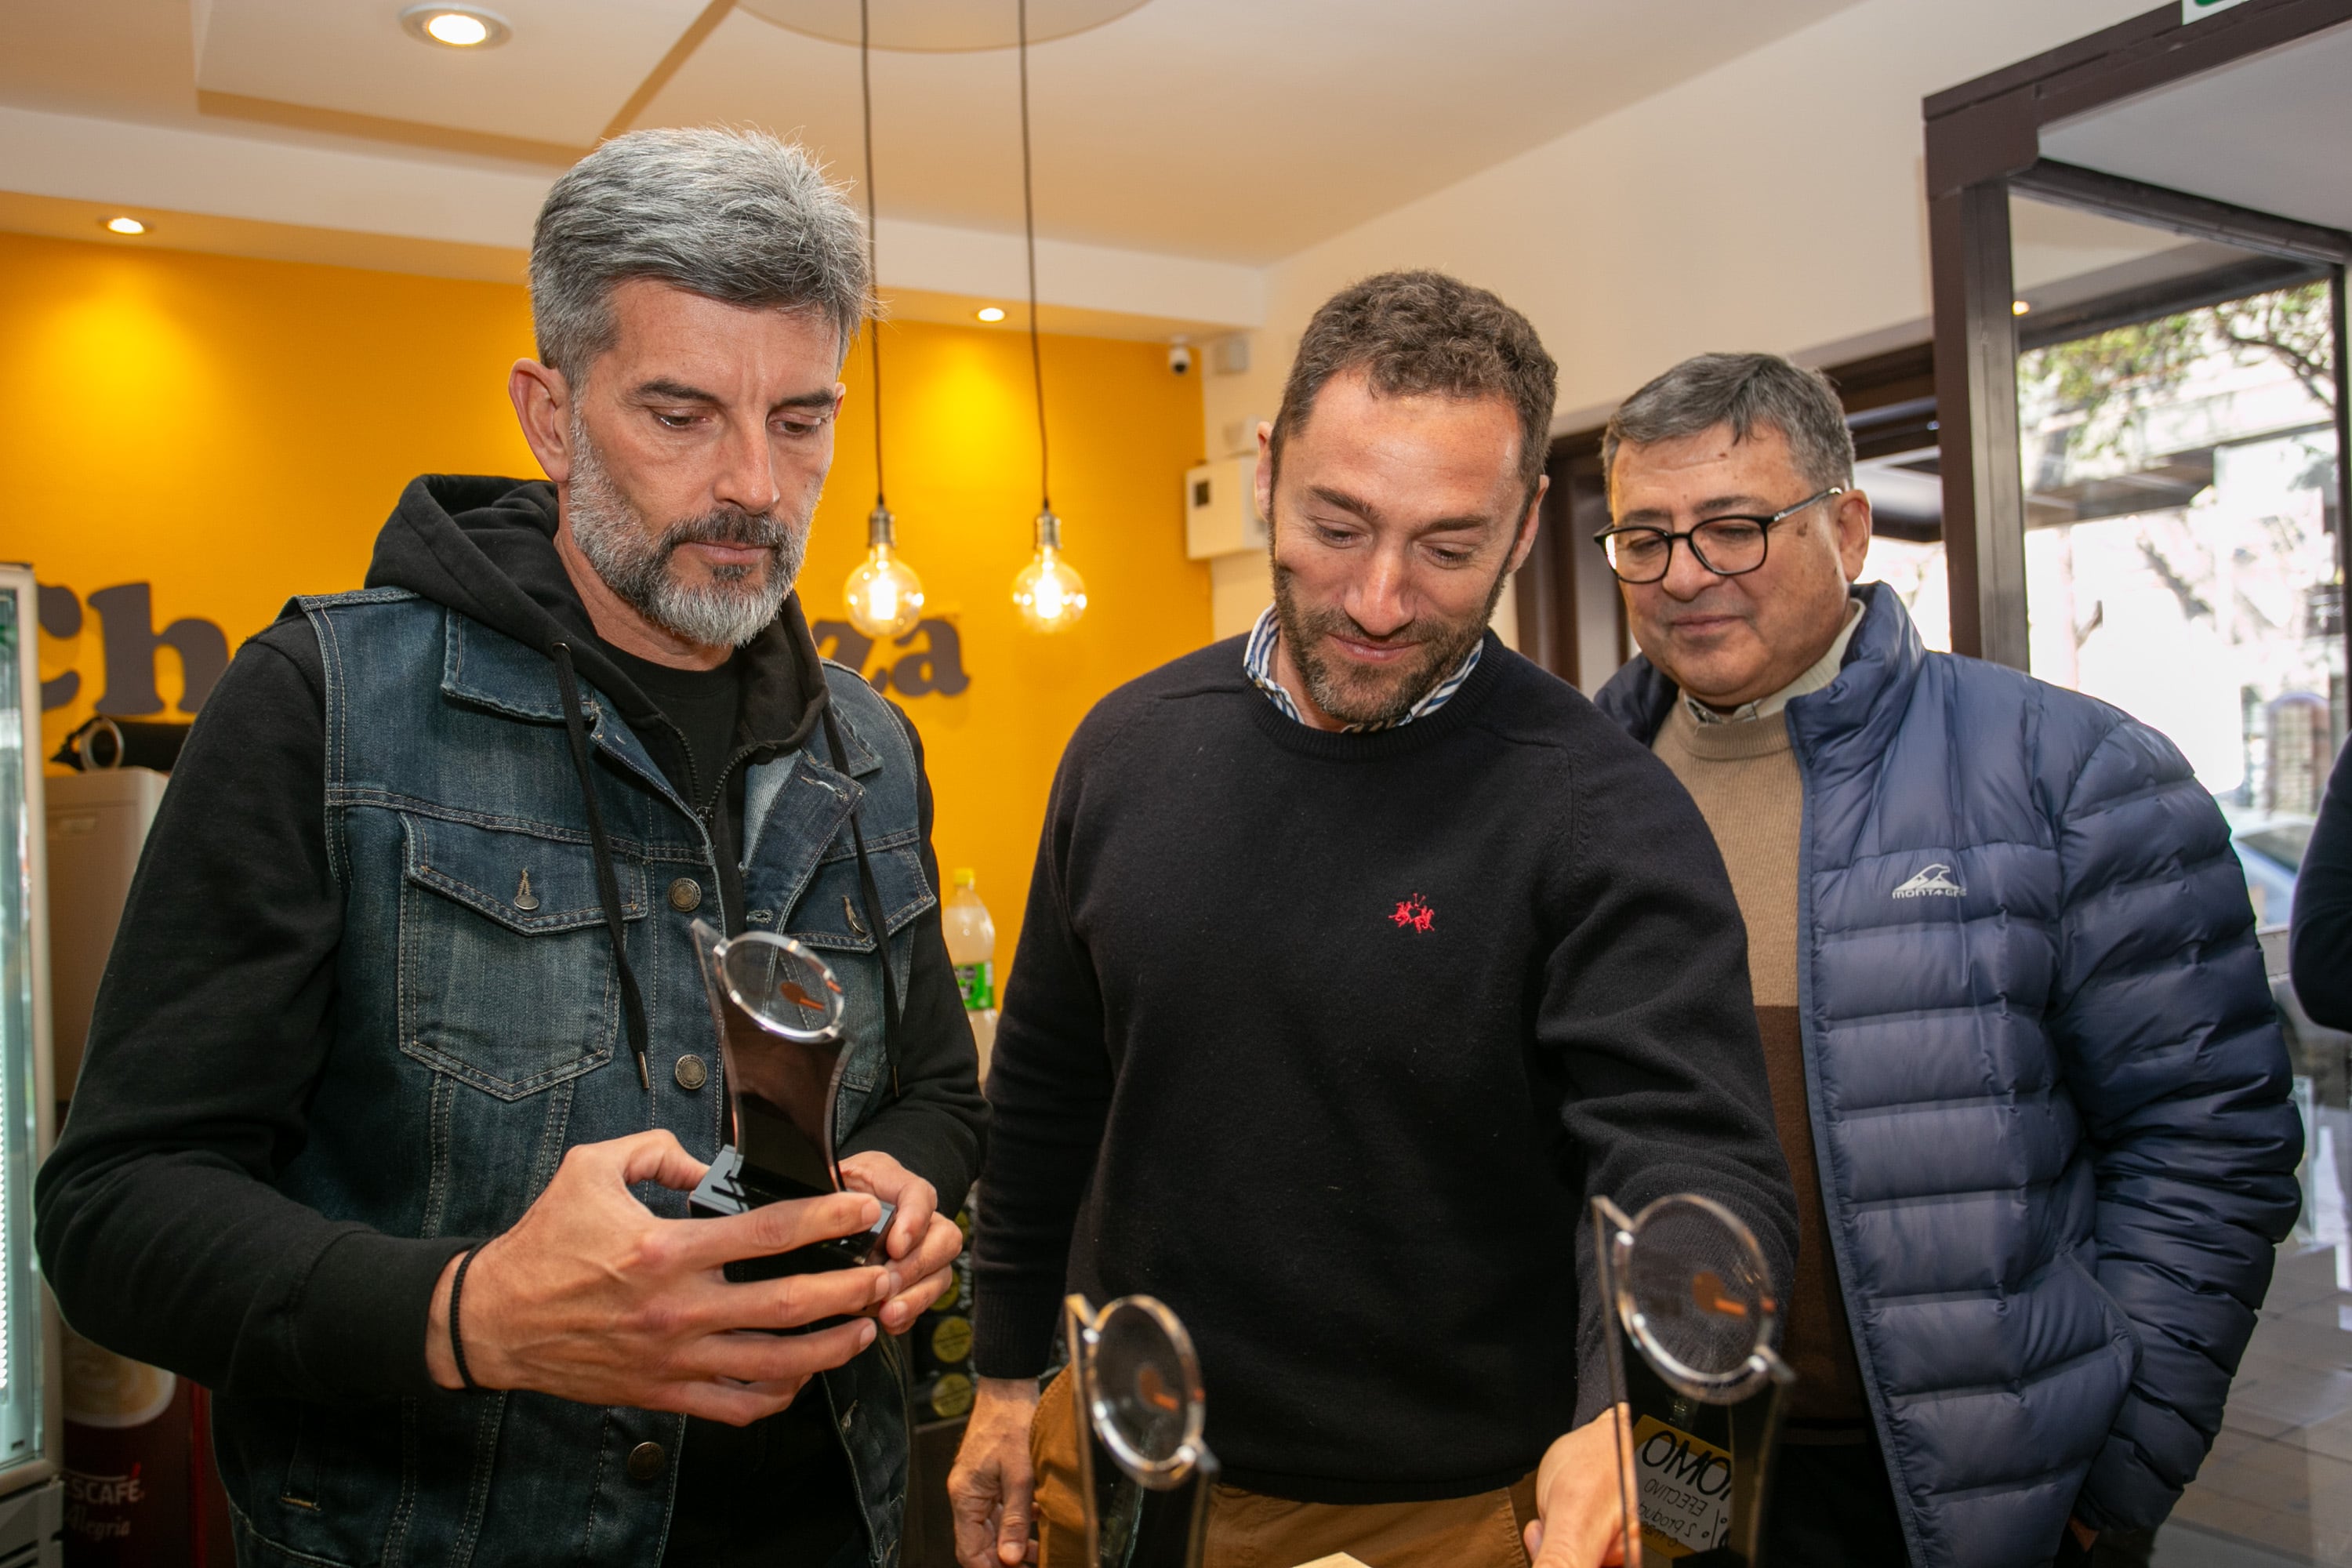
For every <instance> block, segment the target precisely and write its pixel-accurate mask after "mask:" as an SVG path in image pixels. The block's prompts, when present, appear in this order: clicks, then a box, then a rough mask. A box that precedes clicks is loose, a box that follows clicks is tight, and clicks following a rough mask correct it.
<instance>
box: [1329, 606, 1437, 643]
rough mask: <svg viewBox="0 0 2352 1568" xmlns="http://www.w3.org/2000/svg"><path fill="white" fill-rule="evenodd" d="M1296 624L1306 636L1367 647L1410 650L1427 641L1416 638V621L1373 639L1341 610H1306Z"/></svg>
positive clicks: (1408, 622) (1417, 623)
mask: <svg viewBox="0 0 2352 1568" xmlns="http://www.w3.org/2000/svg"><path fill="white" fill-rule="evenodd" d="M1298 620H1299V629H1300V630H1301V631H1304V632H1306V633H1307V634H1309V635H1310V636H1313V637H1331V636H1334V635H1339V636H1344V637H1347V638H1348V640H1349V642H1358V643H1362V644H1363V645H1364V646H1366V647H1415V646H1416V645H1418V644H1420V643H1422V642H1423V641H1426V640H1427V639H1426V638H1424V637H1421V636H1420V635H1418V629H1417V628H1418V627H1419V626H1420V623H1419V622H1418V621H1407V622H1406V623H1405V624H1404V625H1403V626H1401V627H1399V628H1398V629H1397V630H1395V631H1392V632H1390V633H1389V634H1388V635H1387V636H1385V637H1375V636H1373V635H1372V634H1371V633H1370V632H1368V631H1366V630H1365V629H1364V628H1363V626H1362V624H1361V623H1360V622H1359V621H1358V620H1357V619H1356V617H1355V616H1351V615H1349V613H1348V612H1347V611H1345V610H1309V611H1307V612H1306V613H1305V614H1304V615H1302V616H1299V617H1298Z"/></svg>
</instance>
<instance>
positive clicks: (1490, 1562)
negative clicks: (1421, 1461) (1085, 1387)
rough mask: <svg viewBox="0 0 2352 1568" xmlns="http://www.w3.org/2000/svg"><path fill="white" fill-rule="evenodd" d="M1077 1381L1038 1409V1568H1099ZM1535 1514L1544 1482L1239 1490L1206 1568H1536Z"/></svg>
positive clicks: (1221, 1515) (1225, 1491) (1215, 1500)
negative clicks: (1396, 1490) (1442, 1490)
mask: <svg viewBox="0 0 2352 1568" xmlns="http://www.w3.org/2000/svg"><path fill="white" fill-rule="evenodd" d="M1069 1378H1070V1374H1069V1373H1063V1374H1062V1375H1061V1376H1059V1377H1057V1378H1055V1380H1054V1382H1053V1383H1052V1384H1050V1385H1049V1386H1048V1387H1047V1388H1046V1390H1045V1397H1044V1398H1043V1399H1041V1400H1039V1401H1038V1404H1037V1419H1036V1423H1035V1425H1034V1426H1032V1427H1031V1428H1030V1432H1029V1457H1030V1460H1031V1462H1032V1463H1033V1464H1034V1466H1035V1467H1036V1474H1037V1504H1036V1508H1037V1546H1038V1568H1093V1564H1091V1563H1087V1517H1086V1511H1085V1507H1084V1505H1083V1504H1082V1503H1081V1502H1080V1500H1079V1498H1078V1424H1077V1412H1076V1409H1075V1408H1074V1405H1075V1403H1076V1402H1075V1401H1074V1400H1073V1399H1072V1398H1071V1395H1070V1382H1069ZM1535 1516H1536V1479H1535V1477H1533V1476H1528V1477H1526V1478H1524V1479H1521V1480H1520V1482H1519V1484H1518V1485H1517V1486H1515V1487H1512V1488H1511V1489H1509V1490H1507V1491H1492V1492H1485V1493H1482V1494H1480V1495H1478V1496H1476V1497H1466V1498H1450V1499H1447V1500H1444V1501H1441V1502H1395V1503H1370V1504H1364V1505H1360V1506H1350V1505H1347V1504H1340V1503H1319V1502H1292V1501H1290V1500H1287V1499H1285V1498H1273V1497H1264V1496H1261V1495H1259V1494H1258V1493H1256V1492H1246V1491H1244V1490H1242V1489H1240V1488H1239V1487H1224V1486H1221V1487H1218V1488H1216V1489H1214V1490H1213V1491H1212V1492H1211V1493H1210V1494H1209V1541H1208V1547H1207V1551H1206V1552H1205V1553H1204V1557H1205V1563H1204V1568H1298V1564H1300V1563H1312V1562H1314V1561H1315V1560H1316V1559H1318V1558H1321V1557H1328V1556H1330V1555H1331V1554H1332V1553H1334V1552H1348V1553H1349V1554H1351V1555H1352V1556H1354V1557H1356V1558H1357V1559H1358V1560H1359V1561H1360V1562H1363V1563H1369V1564H1370V1568H1527V1563H1528V1553H1527V1549H1526V1548H1525V1547H1524V1546H1523V1545H1521V1544H1520V1542H1521V1537H1520V1533H1519V1531H1520V1530H1521V1529H1522V1527H1524V1526H1525V1525H1526V1524H1528V1521H1531V1520H1533V1519H1534V1518H1535Z"/></svg>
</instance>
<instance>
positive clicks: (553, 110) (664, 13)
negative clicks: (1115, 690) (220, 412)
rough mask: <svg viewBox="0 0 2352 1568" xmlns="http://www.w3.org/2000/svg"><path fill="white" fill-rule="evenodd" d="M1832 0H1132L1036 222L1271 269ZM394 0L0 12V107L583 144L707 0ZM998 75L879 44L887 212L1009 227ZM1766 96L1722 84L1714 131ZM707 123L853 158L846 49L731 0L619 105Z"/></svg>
mask: <svg viewBox="0 0 2352 1568" xmlns="http://www.w3.org/2000/svg"><path fill="white" fill-rule="evenodd" d="M761 3H762V4H763V5H771V6H772V5H777V4H782V0H761ZM402 4H403V0H72V3H70V4H50V5H18V6H12V7H10V12H11V16H10V29H11V32H10V40H9V47H8V48H7V49H6V50H5V51H0V106H6V105H13V106H18V107H24V108H36V109H42V110H50V111H55V112H63V113H68V114H75V115H83V116H93V117H100V118H109V119H118V120H130V121H142V122H146V123H148V124H151V125H160V126H179V127H184V128H186V129H192V130H193V129H199V128H201V129H209V130H212V131H215V132H221V131H226V132H232V133H234V134H236V135H240V136H248V137H259V138H262V139H266V140H269V139H274V140H278V141H296V142H314V143H318V144H321V145H328V146H337V147H341V148H344V149H346V150H349V149H351V148H352V146H353V142H354V139H358V140H360V141H362V142H364V141H367V140H369V139H371V138H373V139H376V140H378V141H380V142H384V143H387V145H383V146H380V147H379V148H377V149H376V150H378V151H383V152H394V153H397V155H399V156H401V157H404V158H412V159H416V160H421V161H425V162H433V161H440V162H445V163H446V162H453V161H454V162H474V163H481V162H484V161H486V160H487V161H491V162H496V161H498V160H499V159H505V160H506V161H508V162H509V163H511V162H512V160H513V159H514V158H515V157H516V156H517V155H518V151H519V146H518V143H517V142H507V143H504V144H500V143H497V142H491V141H489V140H487V139H488V138H508V139H520V142H535V143H541V144H555V145H557V146H577V147H585V146H587V145H591V144H593V141H594V140H595V138H596V136H597V135H598V133H599V132H601V131H602V130H603V129H604V126H605V125H606V123H607V122H608V121H609V120H610V119H611V118H612V117H613V116H614V114H615V112H616V111H618V110H620V109H621V108H622V106H623V105H624V104H625V103H626V102H627V101H628V100H630V98H631V96H632V95H633V94H634V93H635V92H636V90H637V89H638V88H639V86H640V84H642V83H644V82H645V81H646V79H648V77H649V76H650V75H651V74H652V73H653V72H654V71H655V70H656V67H657V66H658V65H659V64H660V62H661V61H662V60H663V58H664V57H665V56H666V55H667V53H669V51H670V50H671V47H672V46H673V45H674V44H675V43H677V40H678V38H679V37H680V36H681V35H682V34H684V33H685V32H686V30H687V29H688V26H690V25H691V24H692V23H693V22H694V20H695V18H696V17H697V16H699V15H701V14H702V12H703V11H704V9H705V5H706V0H495V5H496V8H497V9H498V10H499V12H500V13H501V14H502V15H504V16H507V17H508V18H509V21H510V22H511V23H512V24H513V28H514V36H513V37H512V39H511V40H510V41H509V42H508V43H506V44H504V45H502V46H500V47H498V48H495V49H488V50H485V51H483V52H481V53H479V54H464V53H459V52H457V51H452V50H446V49H439V48H435V47H429V46H426V45H424V44H420V43H417V42H415V40H413V39H411V38H410V37H407V36H406V35H404V33H403V32H402V31H401V29H400V27H399V26H398V21H397V17H398V14H399V11H400V9H401V7H402ZM1851 4H1853V0H1770V3H1769V4H1759V0H1451V3H1448V4H1444V5H1434V4H1430V3H1428V0H1282V3H1281V4H1279V5H1270V4H1267V3H1266V0H1148V3H1146V4H1142V5H1139V7H1138V8H1137V9H1134V10H1132V11H1130V12H1129V13H1127V14H1126V15H1123V16H1118V17H1116V18H1115V19H1113V20H1111V21H1109V22H1108V23H1107V24H1105V25H1103V26H1098V27H1096V28H1093V29H1092V30H1089V31H1086V32H1083V33H1079V34H1076V35H1075V36H1073V37H1064V38H1060V39H1057V40H1055V41H1052V42H1047V43H1044V44H1040V45H1036V46H1034V47H1033V49H1032V57H1031V70H1032V81H1031V88H1032V102H1033V106H1034V123H1035V131H1036V148H1037V157H1036V166H1037V209H1038V226H1039V230H1040V233H1041V234H1044V235H1047V236H1051V237H1059V238H1062V239H1066V240H1070V241H1076V242H1081V243H1085V244H1090V245H1095V246H1099V247H1118V248H1123V249H1127V250H1133V251H1142V252H1152V253H1159V254H1163V255H1168V256H1172V257H1189V258H1204V259H1213V260H1218V261H1225V262H1234V263H1240V264H1244V265H1251V266H1255V265H1262V264H1264V263H1266V262H1269V261H1272V260H1275V259H1277V258H1281V257H1284V256H1286V255H1290V254H1293V253H1295V252H1297V251H1298V250H1300V249H1302V248H1304V247H1307V246H1309V245H1312V244H1314V243H1315V242H1317V241H1318V240H1320V239H1323V238H1326V237H1329V236H1331V235H1333V234H1336V233H1339V232H1341V231H1343V230H1345V229H1347V228H1349V227H1350V226H1354V225H1355V224H1358V223H1360V222H1363V221H1365V220H1367V219H1369V218H1371V217H1374V216H1378V215H1380V214H1381V213H1383V212H1386V211H1388V210H1390V209H1391V208H1394V207H1396V206H1398V205H1402V203H1404V202H1406V201H1408V200H1411V199H1412V198H1413V197H1415V196H1418V195H1423V194H1425V193H1427V192H1429V191H1432V190H1434V189H1437V188H1439V187H1441V186H1444V185H1446V184H1451V183H1453V182H1454V181H1456V180H1459V179H1461V178H1463V177H1465V176H1466V175H1468V174H1473V173H1475V172H1476V171H1477V170H1479V169H1482V168H1485V167H1486V166H1488V165H1490V164H1493V163H1497V162H1499V161H1501V160H1502V159H1504V158H1507V157H1508V156H1510V155H1511V154H1513V153H1517V152H1520V151H1523V150H1525V149H1527V148H1528V147H1531V146H1534V145H1537V144H1538V143H1540V142H1547V141H1549V140H1551V139H1553V138H1555V137H1557V136H1559V135H1561V134H1563V133H1564V132H1567V131H1569V130H1570V129H1572V128H1574V127H1576V126H1577V125H1580V124H1582V123H1584V122H1586V121H1591V120H1594V119H1597V118H1599V117H1601V116H1602V115H1605V114H1607V113H1608V112H1610V111H1611V110H1615V109H1618V108H1621V107H1623V106H1625V105H1628V104H1631V103H1633V102H1634V101H1636V100H1640V99H1642V98H1643V97H1646V96H1648V95H1650V94H1652V93H1654V92H1656V91H1658V90H1660V89H1664V88H1665V87H1667V86H1670V85H1672V84H1674V83H1675V82H1677V81H1680V80H1683V79H1688V78H1690V77H1693V76H1695V75H1696V74H1698V73H1701V72H1703V71H1705V70H1706V69H1708V68H1711V67H1713V66H1716V65H1717V64H1720V63H1723V62H1725V61H1727V60H1730V59H1732V58H1736V57H1738V56H1739V55H1741V54H1744V53H1747V52H1748V51H1749V50H1752V49H1754V48H1756V47H1759V46H1760V45H1762V44H1764V43H1766V42H1768V41H1769V40H1771V39H1773V38H1775V37H1780V36H1782V35H1785V34H1788V33H1790V32H1793V31H1795V30H1797V29H1798V28H1800V27H1802V26H1806V25H1808V24H1809V23H1811V22H1813V21H1815V20H1818V19H1819V18H1821V17H1823V16H1828V15H1830V14H1831V13H1833V12H1835V11H1839V10H1842V9H1844V8H1845V7H1846V6H1847V5H1851ZM874 5H875V10H876V12H877V26H882V25H883V24H884V23H885V22H886V21H887V19H888V18H889V16H890V13H891V11H892V9H893V6H894V5H898V6H900V7H905V6H910V5H914V6H929V7H931V8H933V9H936V8H937V5H938V0H874ZM1005 9H1006V10H1007V11H1008V13H1009V11H1010V9H1011V5H1010V0H1005ZM199 40H201V42H200V41H199ZM1014 69H1015V67H1014V58H1013V55H1012V54H1011V53H1010V52H1009V51H992V52H982V53H961V54H915V53H881V54H877V56H876V57H875V59H874V92H875V120H876V132H877V135H876V146H877V160H878V166H877V186H878V189H879V194H880V197H881V208H882V212H883V214H884V216H885V217H886V218H892V217H895V218H898V219H901V220H906V221H911V222H919V223H926V224H933V225H944V226H956V227H963V228H971V229H979V230H988V231H993V232H997V233H1004V232H1007V231H1013V232H1017V230H1018V228H1019V226H1020V218H1021V186H1020V163H1019V155H1020V142H1019V122H1018V120H1017V117H1016V100H1015V75H1014ZM200 92H201V93H202V94H203V95H204V96H202V97H201V98H200V96H199V95H200ZM262 107H271V109H272V111H271V112H270V113H268V114H263V115H259V118H260V119H263V120H267V121H274V122H273V123H256V117H257V112H258V110H259V109H260V108H262ZM206 110H211V112H209V113H208V112H206ZM278 110H283V112H278ZM1758 112H1764V113H1769V112H1770V110H1769V107H1767V108H1762V109H1759V107H1758V106H1755V105H1751V104H1727V105H1725V108H1724V121H1723V128H1724V134H1726V135H1727V136H1736V135H1737V134H1738V123H1739V121H1740V119H1741V117H1742V116H1744V115H1748V114H1753V113H1758ZM224 115H234V116H236V118H224ZM306 115H307V116H308V117H309V118H308V119H305V118H304V117H305V116H306ZM399 122H406V123H405V124H403V123H399ZM710 122H728V123H741V124H756V125H762V126H767V127H770V128H772V129H775V130H778V131H785V132H798V133H800V134H801V135H803V137H804V138H805V139H806V140H808V141H809V142H810V143H811V144H812V145H813V146H814V147H815V148H816V149H817V150H818V151H819V152H820V153H823V154H824V156H825V157H826V158H827V159H828V161H829V162H830V163H832V164H833V165H834V167H835V169H836V171H837V172H838V173H840V174H845V175H852V174H856V172H857V170H858V167H859V165H860V163H861V149H860V142H859V132H858V117H857V56H856V49H855V48H854V47H844V46H842V45H840V44H836V43H831V42H827V41H824V40H823V39H820V38H816V37H810V36H807V35H806V34H803V33H799V32H794V31H790V30H787V29H786V28H783V27H781V26H776V25H774V24H773V23H772V22H769V21H765V20H762V19H761V17H759V16H754V15H751V14H749V13H748V12H746V11H743V10H737V11H734V12H732V13H731V14H730V15H728V16H725V17H724V19H723V20H721V21H720V22H719V25H718V26H717V28H716V30H715V31H713V32H712V33H711V34H710V35H709V37H707V38H706V39H704V40H703V42H702V43H701V44H700V46H699V47H698V48H697V49H696V50H695V51H694V52H693V54H692V55H691V57H690V58H688V59H687V61H686V62H685V64H684V66H683V67H682V68H680V69H678V70H677V73H676V75H675V76H674V77H672V78H671V79H670V80H669V81H668V83H667V86H666V87H664V88H663V89H661V90H660V91H659V92H658V93H656V95H655V96H654V97H653V98H652V100H651V101H650V102H649V103H648V104H647V106H646V110H644V112H642V113H641V114H639V115H638V116H637V117H636V118H635V123H636V124H640V125H644V124H689V123H710ZM469 137H471V138H477V139H484V140H479V141H478V142H468V141H467V138H469ZM436 140H437V142H439V145H436V146H427V145H423V143H431V142H436ZM530 151H531V150H530V149H529V148H520V153H521V154H522V155H529V153H530ZM77 194H82V195H90V196H92V197H94V198H95V197H100V196H102V195H104V194H105V193H101V192H95V191H93V192H88V193H77Z"/></svg>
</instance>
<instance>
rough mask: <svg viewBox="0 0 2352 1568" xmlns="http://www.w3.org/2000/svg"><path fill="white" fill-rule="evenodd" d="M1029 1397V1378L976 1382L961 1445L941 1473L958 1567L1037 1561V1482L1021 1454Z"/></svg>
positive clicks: (1029, 1418) (1032, 1385)
mask: <svg viewBox="0 0 2352 1568" xmlns="http://www.w3.org/2000/svg"><path fill="white" fill-rule="evenodd" d="M1037 1398H1038V1394H1037V1384H1036V1381H1035V1380H1034V1379H1033V1378H1025V1377H983V1378H982V1379H981V1380H980V1392H979V1394H978V1396H977V1397H976V1398H975V1399H974V1400H973V1401H972V1406H971V1419H970V1420H969V1421H967V1422H965V1424H964V1429H963V1446H962V1447H961V1448H958V1449H957V1450H956V1462H955V1468H954V1469H952V1470H950V1471H949V1472H948V1510H949V1512H950V1515H952V1517H953V1518H954V1521H955V1553H956V1563H958V1565H959V1568H1017V1565H1018V1564H1020V1563H1034V1562H1036V1561H1037V1541H1036V1537H1035V1534H1034V1523H1035V1519H1036V1484H1037V1483H1036V1474H1035V1470H1034V1468H1033V1465H1032V1462H1031V1459H1030V1457H1029V1428H1030V1426H1031V1425H1032V1423H1034V1421H1035V1419H1036V1416H1037Z"/></svg>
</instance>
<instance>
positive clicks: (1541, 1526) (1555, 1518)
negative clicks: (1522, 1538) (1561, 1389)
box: [1527, 1405, 1642, 1568]
mask: <svg viewBox="0 0 2352 1568" xmlns="http://www.w3.org/2000/svg"><path fill="white" fill-rule="evenodd" d="M1631 1430H1632V1417H1631V1415H1628V1414H1627V1412H1626V1410H1625V1407H1624V1406H1623V1405H1618V1406H1617V1407H1616V1409H1614V1410H1604V1411H1602V1412H1601V1414H1600V1415H1596V1416H1594V1417H1593V1418H1592V1419H1591V1420H1590V1421H1588V1422H1586V1423H1585V1424H1584V1425H1583V1426H1579V1427H1578V1428H1577V1429H1576V1430H1575V1431H1573V1432H1570V1434H1568V1436H1564V1437H1561V1438H1559V1440H1558V1441H1556V1442H1554V1443H1553V1444H1552V1446H1551V1447H1549V1448H1548V1449H1546V1450H1545V1451H1544V1457H1543V1463H1542V1464H1541V1465H1539V1466H1538V1467H1537V1468H1536V1520H1535V1522H1534V1523H1532V1524H1530V1525H1528V1528H1527V1547H1528V1556H1529V1557H1530V1558H1533V1559H1534V1564H1533V1568H1615V1565H1619V1564H1622V1565H1623V1568H1641V1563H1642V1543H1641V1539H1640V1532H1639V1531H1632V1532H1630V1533H1629V1532H1628V1531H1627V1529H1626V1523H1627V1521H1626V1519H1625V1491H1624V1482H1623V1479H1622V1476H1623V1473H1624V1468H1630V1467H1631V1466H1632V1464H1633V1450H1632V1448H1631V1447H1629V1446H1628V1438H1627V1434H1629V1433H1630V1432H1631ZM1621 1467H1622V1468H1621Z"/></svg>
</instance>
